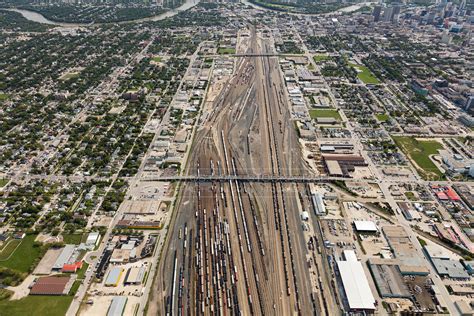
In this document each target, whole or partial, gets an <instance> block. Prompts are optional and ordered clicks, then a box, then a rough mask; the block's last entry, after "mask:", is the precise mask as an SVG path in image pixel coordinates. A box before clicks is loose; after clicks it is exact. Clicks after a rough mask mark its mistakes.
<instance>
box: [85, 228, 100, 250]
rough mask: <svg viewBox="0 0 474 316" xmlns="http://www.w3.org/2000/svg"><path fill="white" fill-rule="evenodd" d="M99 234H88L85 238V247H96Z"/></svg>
mask: <svg viewBox="0 0 474 316" xmlns="http://www.w3.org/2000/svg"><path fill="white" fill-rule="evenodd" d="M99 239H100V234H99V233H98V232H90V233H89V235H88V236H87V240H86V246H94V247H95V246H97V243H98V242H99Z"/></svg>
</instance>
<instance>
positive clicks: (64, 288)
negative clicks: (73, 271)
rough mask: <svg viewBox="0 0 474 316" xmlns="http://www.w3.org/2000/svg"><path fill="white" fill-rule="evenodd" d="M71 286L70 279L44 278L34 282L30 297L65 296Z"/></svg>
mask: <svg viewBox="0 0 474 316" xmlns="http://www.w3.org/2000/svg"><path fill="white" fill-rule="evenodd" d="M71 286H72V282H71V278H70V277H55V276H52V277H44V278H39V279H38V280H36V282H35V284H34V285H33V287H32V288H31V290H30V295H66V294H68V292H69V289H70V288H71Z"/></svg>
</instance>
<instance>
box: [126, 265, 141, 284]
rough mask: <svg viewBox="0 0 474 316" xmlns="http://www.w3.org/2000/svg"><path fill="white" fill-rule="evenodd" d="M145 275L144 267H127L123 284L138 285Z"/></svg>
mask: <svg viewBox="0 0 474 316" xmlns="http://www.w3.org/2000/svg"><path fill="white" fill-rule="evenodd" d="M144 276H145V267H132V268H130V269H128V271H127V274H126V275H125V281H124V284H125V285H139V284H141V283H142V282H143V277H144Z"/></svg>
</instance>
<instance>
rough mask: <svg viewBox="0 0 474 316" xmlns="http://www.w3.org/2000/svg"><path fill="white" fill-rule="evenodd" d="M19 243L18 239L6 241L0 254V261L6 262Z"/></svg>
mask: <svg viewBox="0 0 474 316" xmlns="http://www.w3.org/2000/svg"><path fill="white" fill-rule="evenodd" d="M20 243H21V240H19V239H10V240H9V241H7V243H6V244H5V245H3V248H2V251H1V252H0V261H4V260H7V259H8V257H10V255H11V254H12V253H13V251H14V250H15V249H16V247H18V245H19V244H20Z"/></svg>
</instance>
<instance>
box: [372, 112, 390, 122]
mask: <svg viewBox="0 0 474 316" xmlns="http://www.w3.org/2000/svg"><path fill="white" fill-rule="evenodd" d="M375 117H377V120H379V121H380V122H386V121H388V119H389V118H390V116H389V115H388V114H377V115H375Z"/></svg>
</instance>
